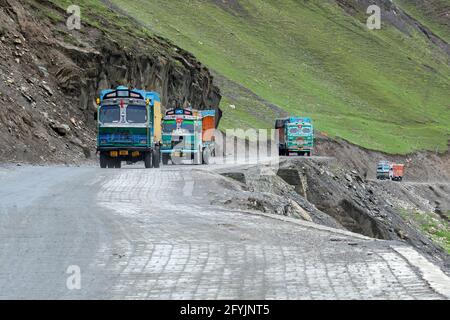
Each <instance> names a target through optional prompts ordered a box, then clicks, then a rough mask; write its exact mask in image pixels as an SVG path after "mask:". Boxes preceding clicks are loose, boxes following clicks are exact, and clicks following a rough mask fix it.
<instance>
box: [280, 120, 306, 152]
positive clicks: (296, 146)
mask: <svg viewBox="0 0 450 320" xmlns="http://www.w3.org/2000/svg"><path fill="white" fill-rule="evenodd" d="M275 129H276V130H278V134H279V144H278V150H279V155H280V156H289V155H290V154H291V153H295V154H298V155H306V156H311V155H312V153H313V149H314V127H313V124H312V121H311V118H304V117H289V118H283V119H277V120H276V122H275Z"/></svg>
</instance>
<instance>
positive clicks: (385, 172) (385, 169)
mask: <svg viewBox="0 0 450 320" xmlns="http://www.w3.org/2000/svg"><path fill="white" fill-rule="evenodd" d="M390 174H391V164H390V163H389V162H388V161H380V162H378V165H377V179H378V180H388V179H390Z"/></svg>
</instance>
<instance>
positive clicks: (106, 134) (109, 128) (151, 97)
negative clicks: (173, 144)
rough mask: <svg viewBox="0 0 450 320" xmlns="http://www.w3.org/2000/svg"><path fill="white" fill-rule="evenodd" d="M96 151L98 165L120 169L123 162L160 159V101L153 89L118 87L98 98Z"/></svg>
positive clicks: (152, 162)
mask: <svg viewBox="0 0 450 320" xmlns="http://www.w3.org/2000/svg"><path fill="white" fill-rule="evenodd" d="M97 105H98V108H97V112H96V113H95V119H96V120H97V121H98V135H97V152H98V153H99V154H100V167H101V168H120V167H121V164H122V161H126V162H128V163H135V162H138V161H144V163H145V167H146V168H152V167H153V168H159V166H160V162H161V160H160V159H161V155H160V145H161V100H160V97H159V94H158V93H156V92H148V91H145V90H137V89H131V88H127V87H124V86H119V87H117V88H116V89H110V90H103V91H101V94H100V98H98V99H97Z"/></svg>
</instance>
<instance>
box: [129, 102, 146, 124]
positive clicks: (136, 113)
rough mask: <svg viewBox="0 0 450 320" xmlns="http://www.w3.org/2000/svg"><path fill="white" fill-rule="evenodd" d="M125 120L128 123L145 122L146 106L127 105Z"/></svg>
mask: <svg viewBox="0 0 450 320" xmlns="http://www.w3.org/2000/svg"><path fill="white" fill-rule="evenodd" d="M127 122H129V123H146V122H147V107H145V106H134V105H129V106H128V107H127Z"/></svg>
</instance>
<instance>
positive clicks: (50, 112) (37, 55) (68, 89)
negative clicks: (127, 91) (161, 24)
mask: <svg viewBox="0 0 450 320" xmlns="http://www.w3.org/2000/svg"><path fill="white" fill-rule="evenodd" d="M89 14H90V15H94V16H91V17H90V18H93V20H95V21H96V22H97V23H98V24H99V27H93V26H92V25H90V24H89V23H85V22H84V20H83V24H82V29H81V30H80V31H76V30H74V31H69V30H68V29H67V27H66V19H67V17H68V15H67V14H66V12H65V10H63V9H62V8H59V7H56V6H54V5H52V3H51V2H48V1H29V2H22V1H16V0H0V55H1V56H2V57H3V59H1V60H0V83H1V86H0V102H1V104H2V112H1V113H0V146H1V148H0V161H4V162H31V163H46V162H66V163H77V162H81V161H85V159H86V158H88V157H90V156H92V154H93V152H95V149H94V148H95V122H94V119H93V111H95V98H96V96H98V93H99V90H101V89H107V88H110V87H114V86H116V85H129V86H134V87H139V88H145V89H147V90H155V91H158V92H160V93H161V95H162V100H163V105H166V106H170V105H171V104H172V103H173V102H174V101H179V100H188V101H190V102H191V103H192V104H194V105H198V106H200V108H203V107H208V108H216V109H217V110H218V112H219V114H220V110H219V109H218V105H219V102H220V98H221V97H220V93H219V89H218V88H217V87H216V86H214V84H213V79H212V76H211V74H210V73H209V71H208V70H207V69H206V68H205V67H204V66H203V65H202V64H201V63H199V62H198V61H197V60H196V59H195V58H194V57H193V56H192V55H190V54H189V53H187V52H185V51H184V50H182V49H180V48H178V47H175V46H174V45H172V44H171V43H169V42H167V41H165V40H164V39H161V38H157V37H153V36H151V35H141V37H138V36H137V35H133V34H130V32H129V31H128V30H124V29H123V28H119V27H117V26H116V25H115V24H113V23H112V22H111V21H109V20H108V19H107V17H102V16H95V13H89ZM114 14H116V15H117V16H116V17H117V19H123V21H126V22H127V23H130V24H132V21H130V20H129V19H127V18H126V17H121V16H119V15H118V14H117V13H114ZM131 29H133V27H131ZM135 29H136V30H140V28H139V27H137V26H136V28H135ZM127 41H128V42H127Z"/></svg>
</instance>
